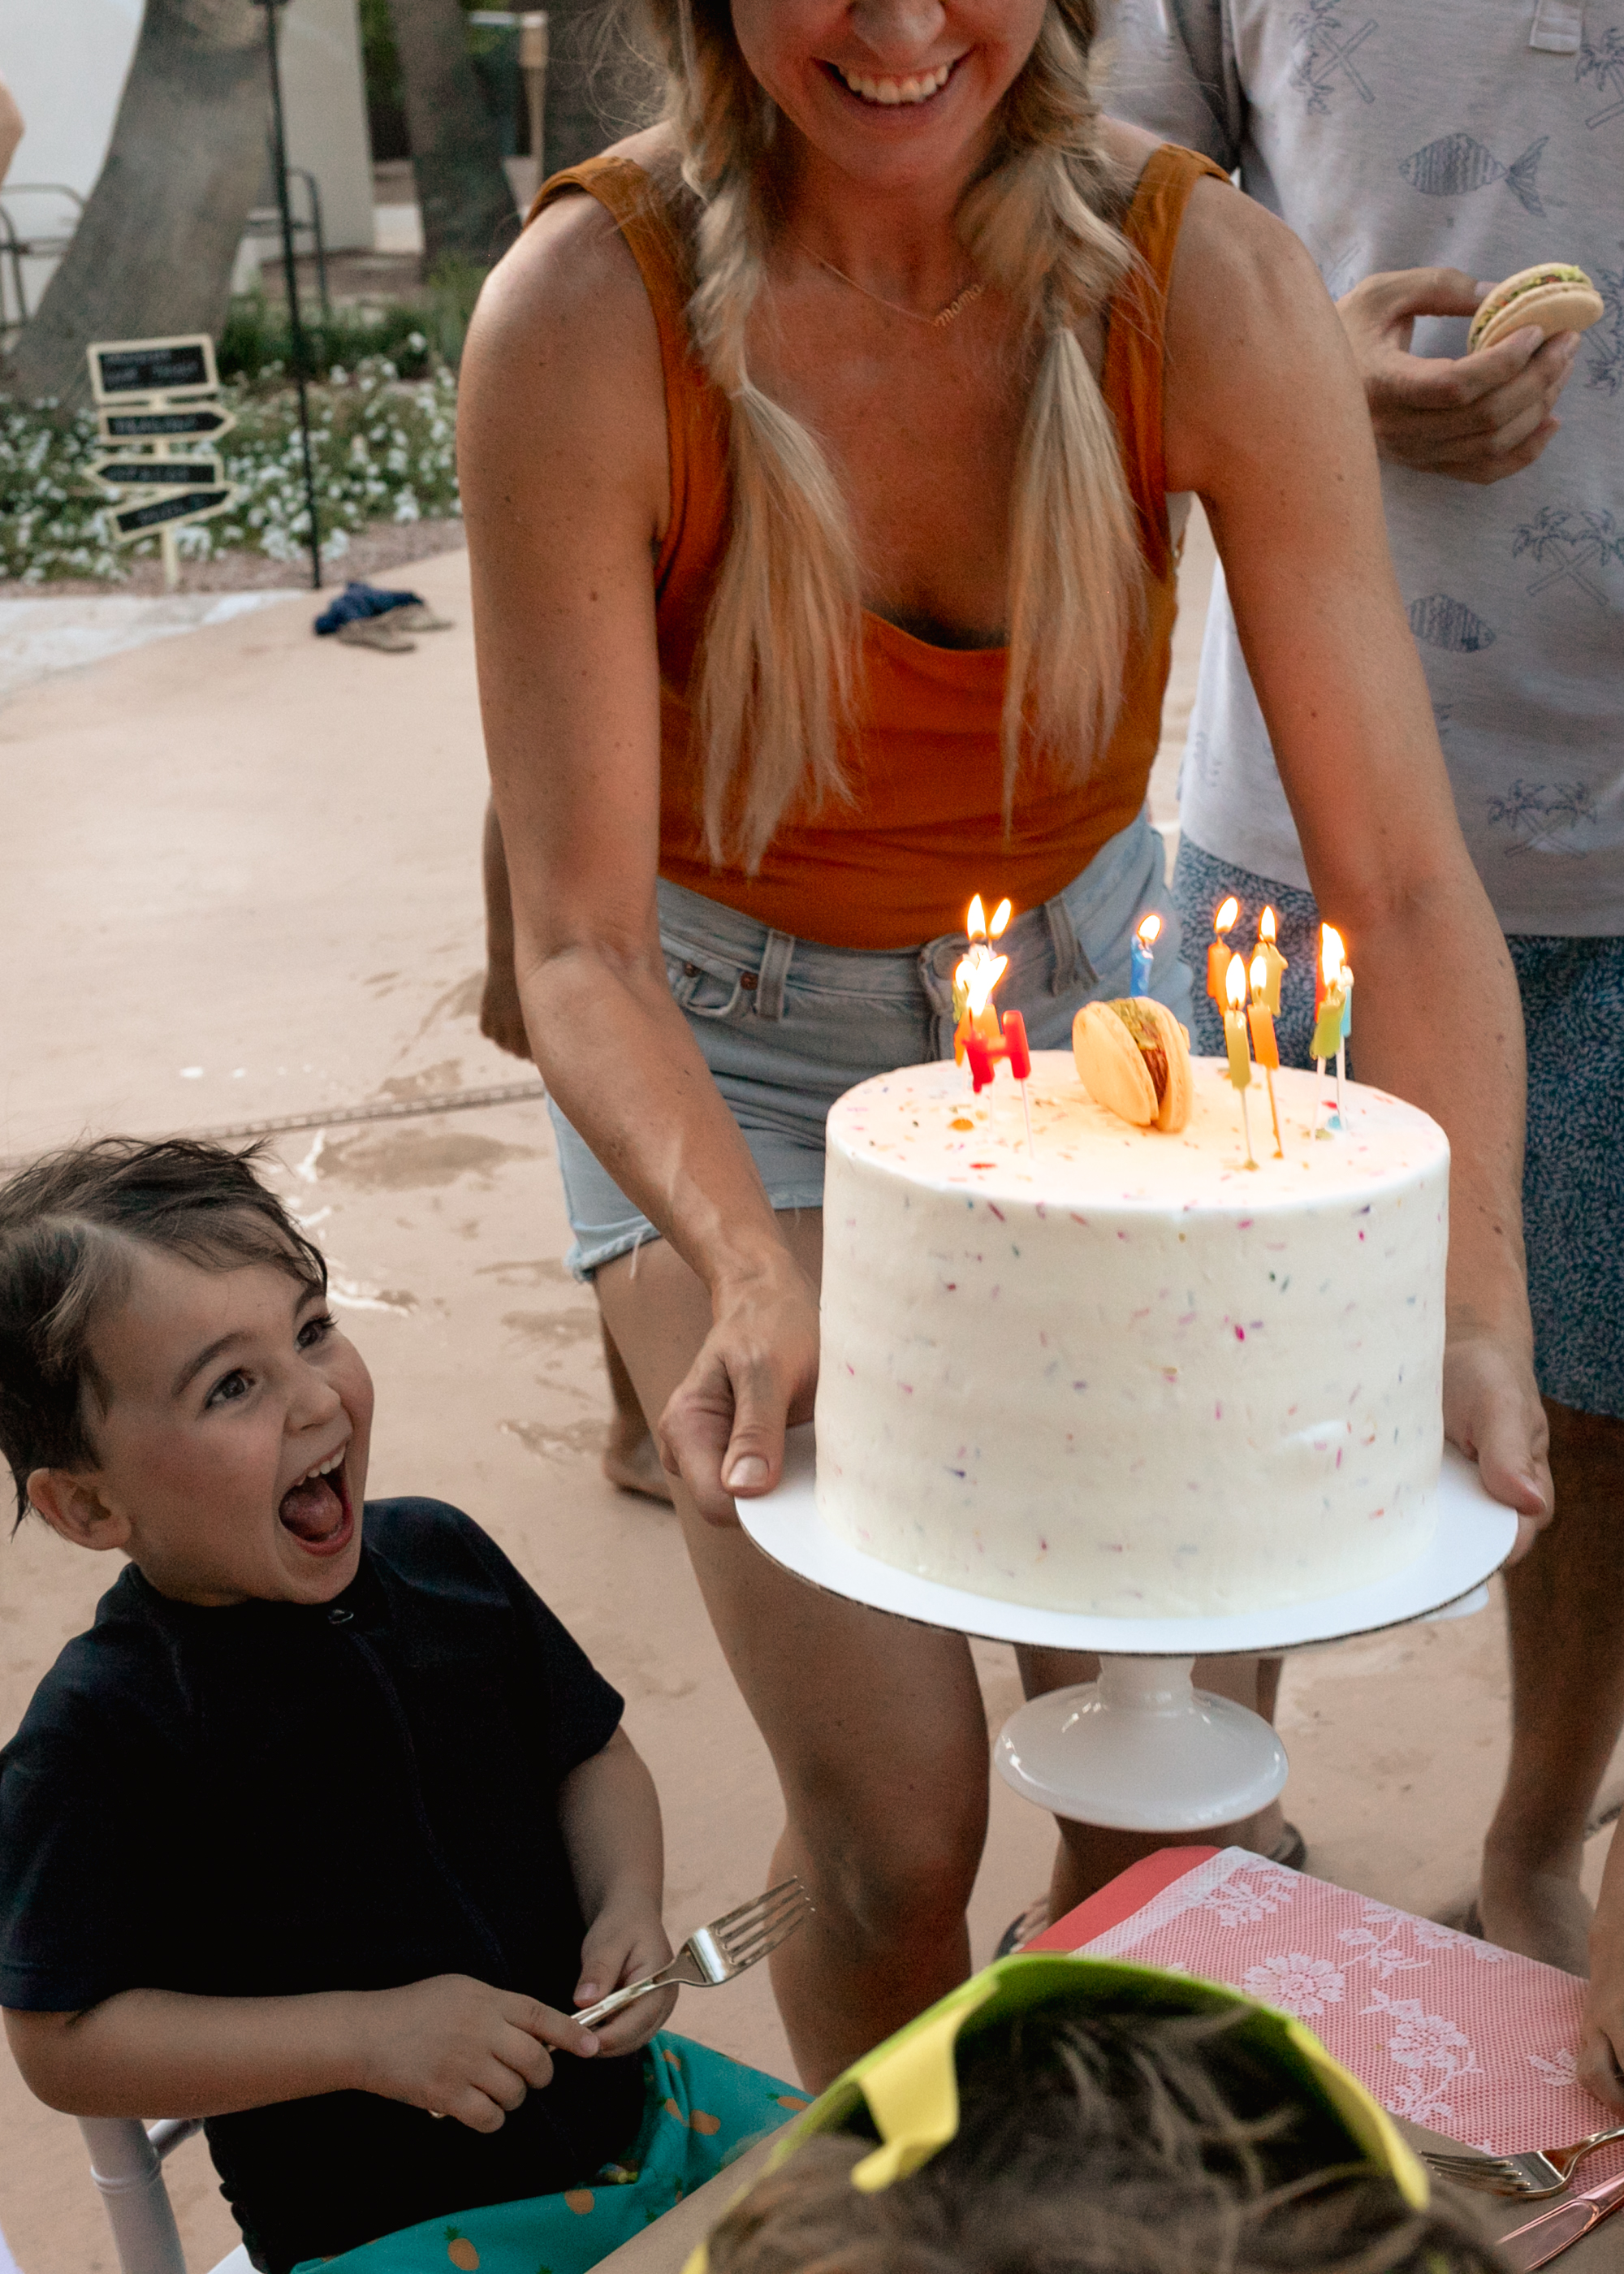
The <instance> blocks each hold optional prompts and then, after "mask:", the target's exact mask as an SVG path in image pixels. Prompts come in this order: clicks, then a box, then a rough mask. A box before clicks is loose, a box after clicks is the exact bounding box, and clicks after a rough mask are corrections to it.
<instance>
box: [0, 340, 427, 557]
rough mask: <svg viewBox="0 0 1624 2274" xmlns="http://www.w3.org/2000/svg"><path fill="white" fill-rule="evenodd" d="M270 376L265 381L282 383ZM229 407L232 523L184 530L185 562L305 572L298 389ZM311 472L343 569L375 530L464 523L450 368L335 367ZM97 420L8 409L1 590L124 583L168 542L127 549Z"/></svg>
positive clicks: (325, 535) (314, 434)
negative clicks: (228, 558) (261, 560)
mask: <svg viewBox="0 0 1624 2274" xmlns="http://www.w3.org/2000/svg"><path fill="white" fill-rule="evenodd" d="M270 376H271V375H270V374H268V373H267V375H266V377H267V378H268V377H270ZM221 401H222V403H223V404H224V405H225V406H226V407H227V408H228V409H229V410H234V411H235V412H236V413H237V425H236V427H235V429H234V430H233V432H232V433H229V434H228V435H227V436H226V438H225V440H224V441H223V442H222V443H221V444H220V445H219V446H218V447H219V455H220V456H221V458H222V461H223V464H224V471H225V478H226V479H227V480H228V481H229V482H230V483H232V484H233V485H234V486H236V487H237V489H238V491H239V493H240V494H239V496H238V497H237V501H236V502H235V504H234V505H233V506H232V508H231V509H230V511H229V512H228V513H222V514H221V515H220V516H218V517H217V518H216V519H215V520H214V521H206V522H199V523H196V524H194V525H193V526H192V527H190V528H186V529H181V530H177V531H176V536H177V542H178V544H179V546H180V550H181V553H182V555H183V557H184V558H186V559H188V560H192V561H207V560H212V559H213V558H214V556H215V555H216V554H217V553H229V552H239V551H246V552H257V553H267V554H268V555H269V556H270V558H271V559H272V560H273V561H292V560H295V559H297V557H298V556H299V555H300V554H301V553H304V552H305V550H306V548H307V547H308V546H309V543H310V516H309V509H308V507H307V505H306V501H305V467H304V457H303V453H302V451H301V448H300V443H299V418H298V400H297V395H296V394H295V392H294V390H293V389H292V388H291V387H287V386H282V387H281V388H273V389H271V390H269V391H267V386H266V381H265V378H262V379H261V380H260V382H259V385H258V386H256V387H255V388H252V390H251V389H250V388H246V387H243V386H227V387H225V388H222V391H221ZM309 403H310V426H311V463H312V471H313V473H314V477H315V490H316V511H317V516H318V519H319V520H320V526H321V550H322V556H323V558H324V559H325V560H327V561H336V560H338V559H340V558H341V557H342V554H343V553H345V552H346V551H347V550H348V549H349V544H350V532H351V531H354V530H358V529H361V528H364V527H365V524H366V523H368V522H376V521H395V522H406V521H419V520H424V519H430V518H432V519H440V518H445V517H447V516H455V515H456V514H459V513H460V512H461V510H462V507H461V503H460V501H459V498H458V494H457V479H456V374H455V373H454V372H453V371H452V370H451V369H450V368H449V366H448V365H444V364H437V365H434V366H433V368H432V370H431V371H430V373H429V375H428V376H427V377H426V378H425V379H413V380H407V379H402V377H401V375H400V373H399V371H398V370H397V368H396V366H395V365H394V364H393V363H392V362H390V361H389V359H388V358H387V357H384V356H373V357H368V358H365V360H364V361H362V362H360V363H357V365H355V367H354V369H353V370H350V371H344V370H342V369H339V368H336V367H335V369H334V370H332V371H331V372H330V373H328V374H327V378H326V379H325V380H321V381H320V382H318V383H313V384H312V386H311V387H310V388H309ZM107 447H108V446H107V444H106V443H104V442H102V441H101V440H99V439H98V436H97V433H96V422H95V418H94V413H93V412H90V411H88V410H83V411H76V412H74V413H72V414H71V415H68V416H64V414H63V413H62V412H61V411H60V410H58V409H57V408H56V405H55V404H52V403H38V404H28V403H11V402H6V401H4V400H0V586H3V585H4V584H7V583H11V584H20V585H25V586H26V585H29V584H43V583H44V582H46V580H47V579H48V578H56V577H79V576H83V577H95V578H99V579H102V580H104V581H106V582H107V583H109V584H117V583H119V582H121V581H122V580H123V578H124V576H125V575H126V573H127V569H126V564H127V563H128V561H130V559H131V558H132V557H135V558H138V559H139V557H140V556H141V555H142V554H152V553H156V552H157V550H158V541H157V537H156V534H155V533H154V535H152V536H150V537H145V538H140V539H139V540H138V541H137V542H136V543H134V544H132V545H118V544H117V543H116V542H115V541H114V540H115V531H114V529H113V523H112V510H111V501H109V498H108V496H107V494H106V493H104V492H103V491H102V490H100V489H98V488H97V486H95V484H94V482H93V481H92V480H91V479H90V469H91V467H92V465H93V464H94V461H95V459H96V458H97V456H100V455H101V454H102V452H104V451H105V450H106V448H107Z"/></svg>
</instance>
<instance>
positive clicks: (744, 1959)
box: [711, 1879, 812, 1969]
mask: <svg viewBox="0 0 1624 2274" xmlns="http://www.w3.org/2000/svg"><path fill="white" fill-rule="evenodd" d="M811 1912H812V1898H811V1897H810V1895H808V1893H807V1891H806V1888H805V1886H803V1884H802V1883H801V1880H800V1879H780V1880H779V1881H778V1886H776V1887H769V1888H768V1890H767V1892H766V1894H764V1895H758V1896H756V1899H755V1901H753V1902H748V1903H741V1904H740V1906H739V1908H738V1909H737V1910H733V1911H729V1912H728V1913H727V1915H726V1917H724V1918H719V1919H716V1920H714V1921H713V1922H712V1924H711V1935H712V1936H713V1938H714V1939H715V1941H716V1945H717V1947H718V1949H719V1950H720V1952H721V1954H722V1956H723V1957H724V1959H726V1962H727V1964H728V1965H729V1966H730V1967H735V1968H739V1969H742V1968H744V1967H747V1966H753V1965H754V1964H755V1962H756V1960H757V1959H758V1958H765V1957H766V1955H767V1954H768V1952H769V1951H771V1950H776V1949H777V1948H778V1945H779V1943H781V1942H782V1941H784V1939H786V1936H788V1935H790V1934H793V1932H794V1931H795V1929H796V1928H797V1927H798V1926H799V1925H800V1924H801V1921H802V1919H804V1918H807V1917H809V1916H810V1915H811Z"/></svg>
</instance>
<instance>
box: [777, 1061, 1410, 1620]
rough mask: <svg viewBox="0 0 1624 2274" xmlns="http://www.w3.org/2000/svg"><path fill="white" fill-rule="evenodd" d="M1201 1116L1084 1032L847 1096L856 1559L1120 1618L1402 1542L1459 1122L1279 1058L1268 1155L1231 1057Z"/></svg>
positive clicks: (1177, 1606)
mask: <svg viewBox="0 0 1624 2274" xmlns="http://www.w3.org/2000/svg"><path fill="white" fill-rule="evenodd" d="M1190 1077H1191V1079H1190V1093H1191V1094H1190V1106H1189V1113H1188V1118H1187V1119H1186V1120H1185V1122H1184V1126H1183V1127H1182V1128H1181V1129H1179V1130H1177V1132H1171V1133H1170V1132H1169V1131H1168V1130H1166V1129H1164V1128H1157V1127H1155V1126H1146V1127H1139V1126H1132V1124H1131V1123H1129V1122H1128V1121H1125V1120H1124V1119H1123V1118H1121V1117H1120V1115H1119V1114H1118V1113H1116V1112H1112V1111H1108V1110H1107V1109H1106V1108H1105V1107H1104V1106H1102V1105H1101V1104H1098V1103H1095V1102H1094V1099H1093V1098H1091V1096H1089V1094H1088V1092H1087V1090H1086V1089H1085V1088H1084V1086H1083V1084H1082V1082H1081V1081H1080V1080H1079V1075H1078V1072H1077V1069H1076V1066H1075V1065H1074V1063H1073V1060H1072V1058H1071V1054H1070V1053H1069V1052H1061V1051H1054V1050H1045V1051H1040V1052H1037V1053H1035V1054H1034V1058H1033V1060H1032V1073H1031V1079H1030V1081H1028V1082H1026V1084H1025V1086H1024V1087H1025V1090H1026V1106H1028V1107H1029V1109H1030V1116H1031V1133H1030V1140H1029V1139H1028V1133H1027V1122H1026V1111H1024V1110H1023V1099H1022V1088H1021V1086H1019V1085H1018V1084H1017V1083H1016V1082H1015V1081H1011V1079H1010V1078H1009V1075H1008V1073H1007V1072H1001V1073H999V1074H998V1076H997V1078H996V1081H992V1082H991V1083H990V1085H989V1087H987V1088H983V1089H982V1090H981V1092H980V1093H979V1094H977V1095H972V1092H971V1088H970V1082H969V1079H968V1076H967V1073H966V1070H965V1069H964V1068H962V1067H959V1066H955V1065H953V1064H951V1062H944V1063H943V1064H940V1065H921V1066H907V1067H904V1068H902V1069H901V1070H900V1071H899V1072H898V1073H891V1074H884V1075H881V1076H878V1077H876V1079H875V1080H873V1081H866V1082H863V1083H861V1085H860V1086H859V1087H858V1088H855V1089H853V1090H849V1091H847V1093H846V1096H844V1097H843V1098H841V1099H840V1100H839V1102H838V1103H837V1104H836V1106H835V1107H834V1109H833V1111H831V1114H830V1117H829V1152H828V1170H827V1178H826V1185H825V1194H824V1209H823V1359H822V1367H821V1371H820V1377H819V1387H818V1394H817V1503H818V1507H819V1510H820V1511H821V1513H822V1516H823V1519H824V1521H825V1522H827V1523H828V1524H829V1525H831V1526H832V1527H833V1529H834V1530H835V1531H837V1532H840V1533H841V1534H843V1535H844V1536H845V1537H846V1538H847V1539H848V1540H851V1541H852V1542H853V1543H854V1544H855V1545H856V1546H857V1547H861V1549H863V1550H865V1551H866V1552H867V1553H868V1554H869V1555H875V1556H877V1557H879V1558H880V1559H882V1560H883V1562H888V1563H891V1564H896V1565H899V1566H901V1567H902V1568H903V1569H905V1570H909V1571H913V1572H915V1573H917V1574H919V1575H920V1576H921V1577H927V1578H930V1579H935V1580H939V1581H944V1582H945V1583H946V1584H948V1585H951V1586H956V1587H960V1588H966V1589H968V1590H970V1591H972V1592H974V1593H976V1594H981V1595H994V1596H998V1597H1001V1598H1003V1599H1004V1600H1009V1601H1013V1602H1021V1603H1034V1604H1041V1605H1043V1606H1046V1607H1049V1608H1053V1609H1056V1610H1067V1611H1076V1612H1085V1613H1092V1614H1094V1615H1104V1616H1116V1617H1129V1618H1132V1617H1140V1618H1143V1617H1152V1616H1199V1615H1210V1614H1222V1613H1225V1612H1230V1611H1241V1610H1245V1611H1252V1610H1261V1609H1267V1608H1273V1607H1275V1606H1279V1605H1285V1604H1290V1603H1297V1602H1303V1601H1309V1600H1313V1599H1315V1598H1317V1597H1320V1596H1327V1595H1332V1594H1336V1593H1342V1592H1343V1591H1345V1590H1347V1589H1349V1588H1351V1587H1357V1586H1360V1585H1365V1584H1366V1583H1368V1582H1371V1581H1374V1580H1378V1579H1381V1578H1383V1577H1387V1576H1389V1575H1391V1574H1392V1573H1394V1572H1396V1571H1398V1570H1402V1568H1403V1567H1404V1566H1405V1565H1406V1564H1408V1563H1410V1562H1413V1561H1414V1560H1415V1559H1416V1558H1417V1556H1418V1555H1420V1554H1421V1552H1422V1551H1423V1549H1424V1548H1425V1546H1426V1544H1427V1542H1428V1540H1429V1539H1430V1537H1431V1533H1432V1525H1433V1521H1434V1506H1435V1501H1436V1495H1437V1487H1438V1478H1439V1469H1440V1458H1441V1453H1442V1442H1443V1427H1442V1403H1443V1400H1442V1375H1443V1343H1444V1262H1445V1255H1446V1251H1447V1242H1448V1189H1449V1148H1448V1141H1447V1139H1446V1137H1445V1135H1444V1133H1443V1132H1442V1130H1441V1129H1440V1128H1439V1126H1438V1125H1437V1124H1436V1122H1434V1121H1432V1120H1431V1119H1430V1118H1428V1116H1427V1115H1426V1114H1425V1113H1423V1112H1421V1111H1418V1110H1417V1108H1416V1107H1414V1106H1410V1105H1406V1104H1404V1103H1402V1102H1401V1101H1400V1100H1398V1099H1396V1098H1393V1097H1389V1096H1386V1095H1385V1094H1384V1093H1383V1092H1382V1091H1380V1090H1377V1089H1372V1088H1366V1087H1364V1086H1362V1085H1360V1084H1357V1083H1354V1082H1349V1083H1347V1084H1346V1085H1345V1087H1344V1093H1343V1111H1342V1117H1341V1126H1338V1127H1336V1128H1335V1130H1334V1131H1333V1132H1332V1133H1330V1134H1329V1135H1328V1136H1325V1135H1317V1134H1316V1133H1315V1132H1316V1125H1317V1126H1318V1127H1319V1128H1320V1129H1323V1128H1324V1126H1325V1122H1326V1118H1327V1114H1326V1106H1325V1101H1326V1099H1327V1096H1328V1095H1329V1084H1328V1082H1327V1081H1316V1078H1315V1076H1314V1075H1313V1074H1312V1073H1308V1072H1301V1073H1299V1072H1293V1071H1281V1072H1278V1073H1275V1074H1274V1091H1275V1096H1276V1099H1277V1101H1278V1107H1279V1118H1280V1130H1281V1146H1282V1153H1283V1158H1278V1159H1277V1158H1275V1157H1274V1137H1273V1131H1272V1128H1271V1126H1270V1121H1269V1115H1268V1111H1267V1105H1266V1104H1264V1103H1263V1100H1262V1093H1261V1089H1260V1088H1256V1089H1254V1090H1253V1091H1252V1097H1253V1099H1254V1100H1255V1101H1256V1102H1257V1104H1258V1105H1259V1106H1260V1107H1261V1108H1262V1111H1261V1113H1260V1116H1259V1115H1256V1114H1254V1121H1253V1131H1252V1134H1253V1141H1254V1144H1255V1149H1256V1153H1257V1160H1258V1165H1257V1166H1256V1167H1255V1168H1253V1169H1249V1168H1248V1167H1247V1166H1246V1165H1245V1160H1246V1153H1245V1148H1244V1142H1243V1136H1242V1126H1241V1121H1240V1117H1239V1113H1238V1111H1237V1096H1236V1092H1235V1090H1234V1088H1231V1086H1230V1082H1229V1076H1228V1072H1227V1069H1226V1066H1225V1063H1224V1061H1222V1059H1213V1058H1196V1059H1193V1060H1192V1061H1191V1062H1190Z"/></svg>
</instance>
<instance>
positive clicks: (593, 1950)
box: [575, 1902, 677, 2054]
mask: <svg viewBox="0 0 1624 2274" xmlns="http://www.w3.org/2000/svg"><path fill="white" fill-rule="evenodd" d="M670 1956H671V1943H670V1939H669V1938H668V1937H667V1935H666V1932H665V1927H664V1926H663V1925H662V1924H661V1922H660V1916H659V1913H658V1910H650V1909H649V1908H648V1906H647V1905H646V1904H643V1903H636V1902H632V1903H628V1904H626V1905H624V1906H621V1907H619V1908H613V1907H612V1908H610V1909H605V1910H601V1911H599V1913H598V1916H597V1917H596V1918H595V1919H594V1920H593V1921H592V1924H591V1925H590V1927H589V1928H588V1929H587V1936H586V1940H585V1941H584V1942H583V1944H582V1946H581V1979H580V1981H579V1982H577V1983H576V1984H575V2003H576V2005H577V2006H592V2005H596V2003H597V2002H598V1999H600V1998H606V1997H607V1996H608V1995H609V1992H611V1991H612V1990H620V1989H622V1988H624V1986H625V1985H626V1984H627V1983H628V1982H641V1981H642V1980H643V1977H644V1976H645V1975H650V1974H657V1973H658V1971H659V1969H660V1968H661V1967H662V1966H664V1965H665V1962H666V1960H667V1959H668V1958H669V1957H670ZM676 2002H677V1993H676V1992H675V1991H674V1990H653V1991H650V1993H649V1995H648V1996H647V1997H646V1998H639V1999H637V2001H636V2003H635V2005H631V2006H627V2007H622V2009H621V2010H620V2013H618V2014H612V2015H611V2017H610V2018H609V2020H608V2021H606V2022H604V2023H603V2024H602V2025H601V2027H599V2028H596V2029H594V2030H593V2033H592V2034H593V2035H594V2036H595V2037H597V2039H598V2044H599V2045H600V2046H601V2047H602V2049H603V2051H604V2052H605V2054H608V2053H629V2052H635V2051H636V2049H637V2047H638V2046H639V2045H646V2044H648V2042H649V2039H650V2037H652V2036H653V2035H654V2032H655V2031H656V2029H659V2028H661V2027H662V2026H663V2024H664V2023H665V2022H666V2020H667V2019H668V2018H669V2016H670V2014H671V2009H672V2007H673V2006H674V2005H675V2004H676Z"/></svg>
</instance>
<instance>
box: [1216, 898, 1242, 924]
mask: <svg viewBox="0 0 1624 2274" xmlns="http://www.w3.org/2000/svg"><path fill="white" fill-rule="evenodd" d="M1240 912H1241V904H1240V902H1239V901H1238V900H1237V899H1236V897H1235V895H1234V893H1233V892H1231V893H1230V895H1229V899H1228V900H1225V901H1224V902H1223V903H1222V906H1221V907H1220V908H1219V910H1218V913H1217V915H1215V916H1214V918H1213V930H1214V931H1215V932H1226V931H1228V930H1229V927H1230V925H1231V924H1232V923H1234V922H1235V921H1236V919H1237V917H1238V915H1240Z"/></svg>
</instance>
